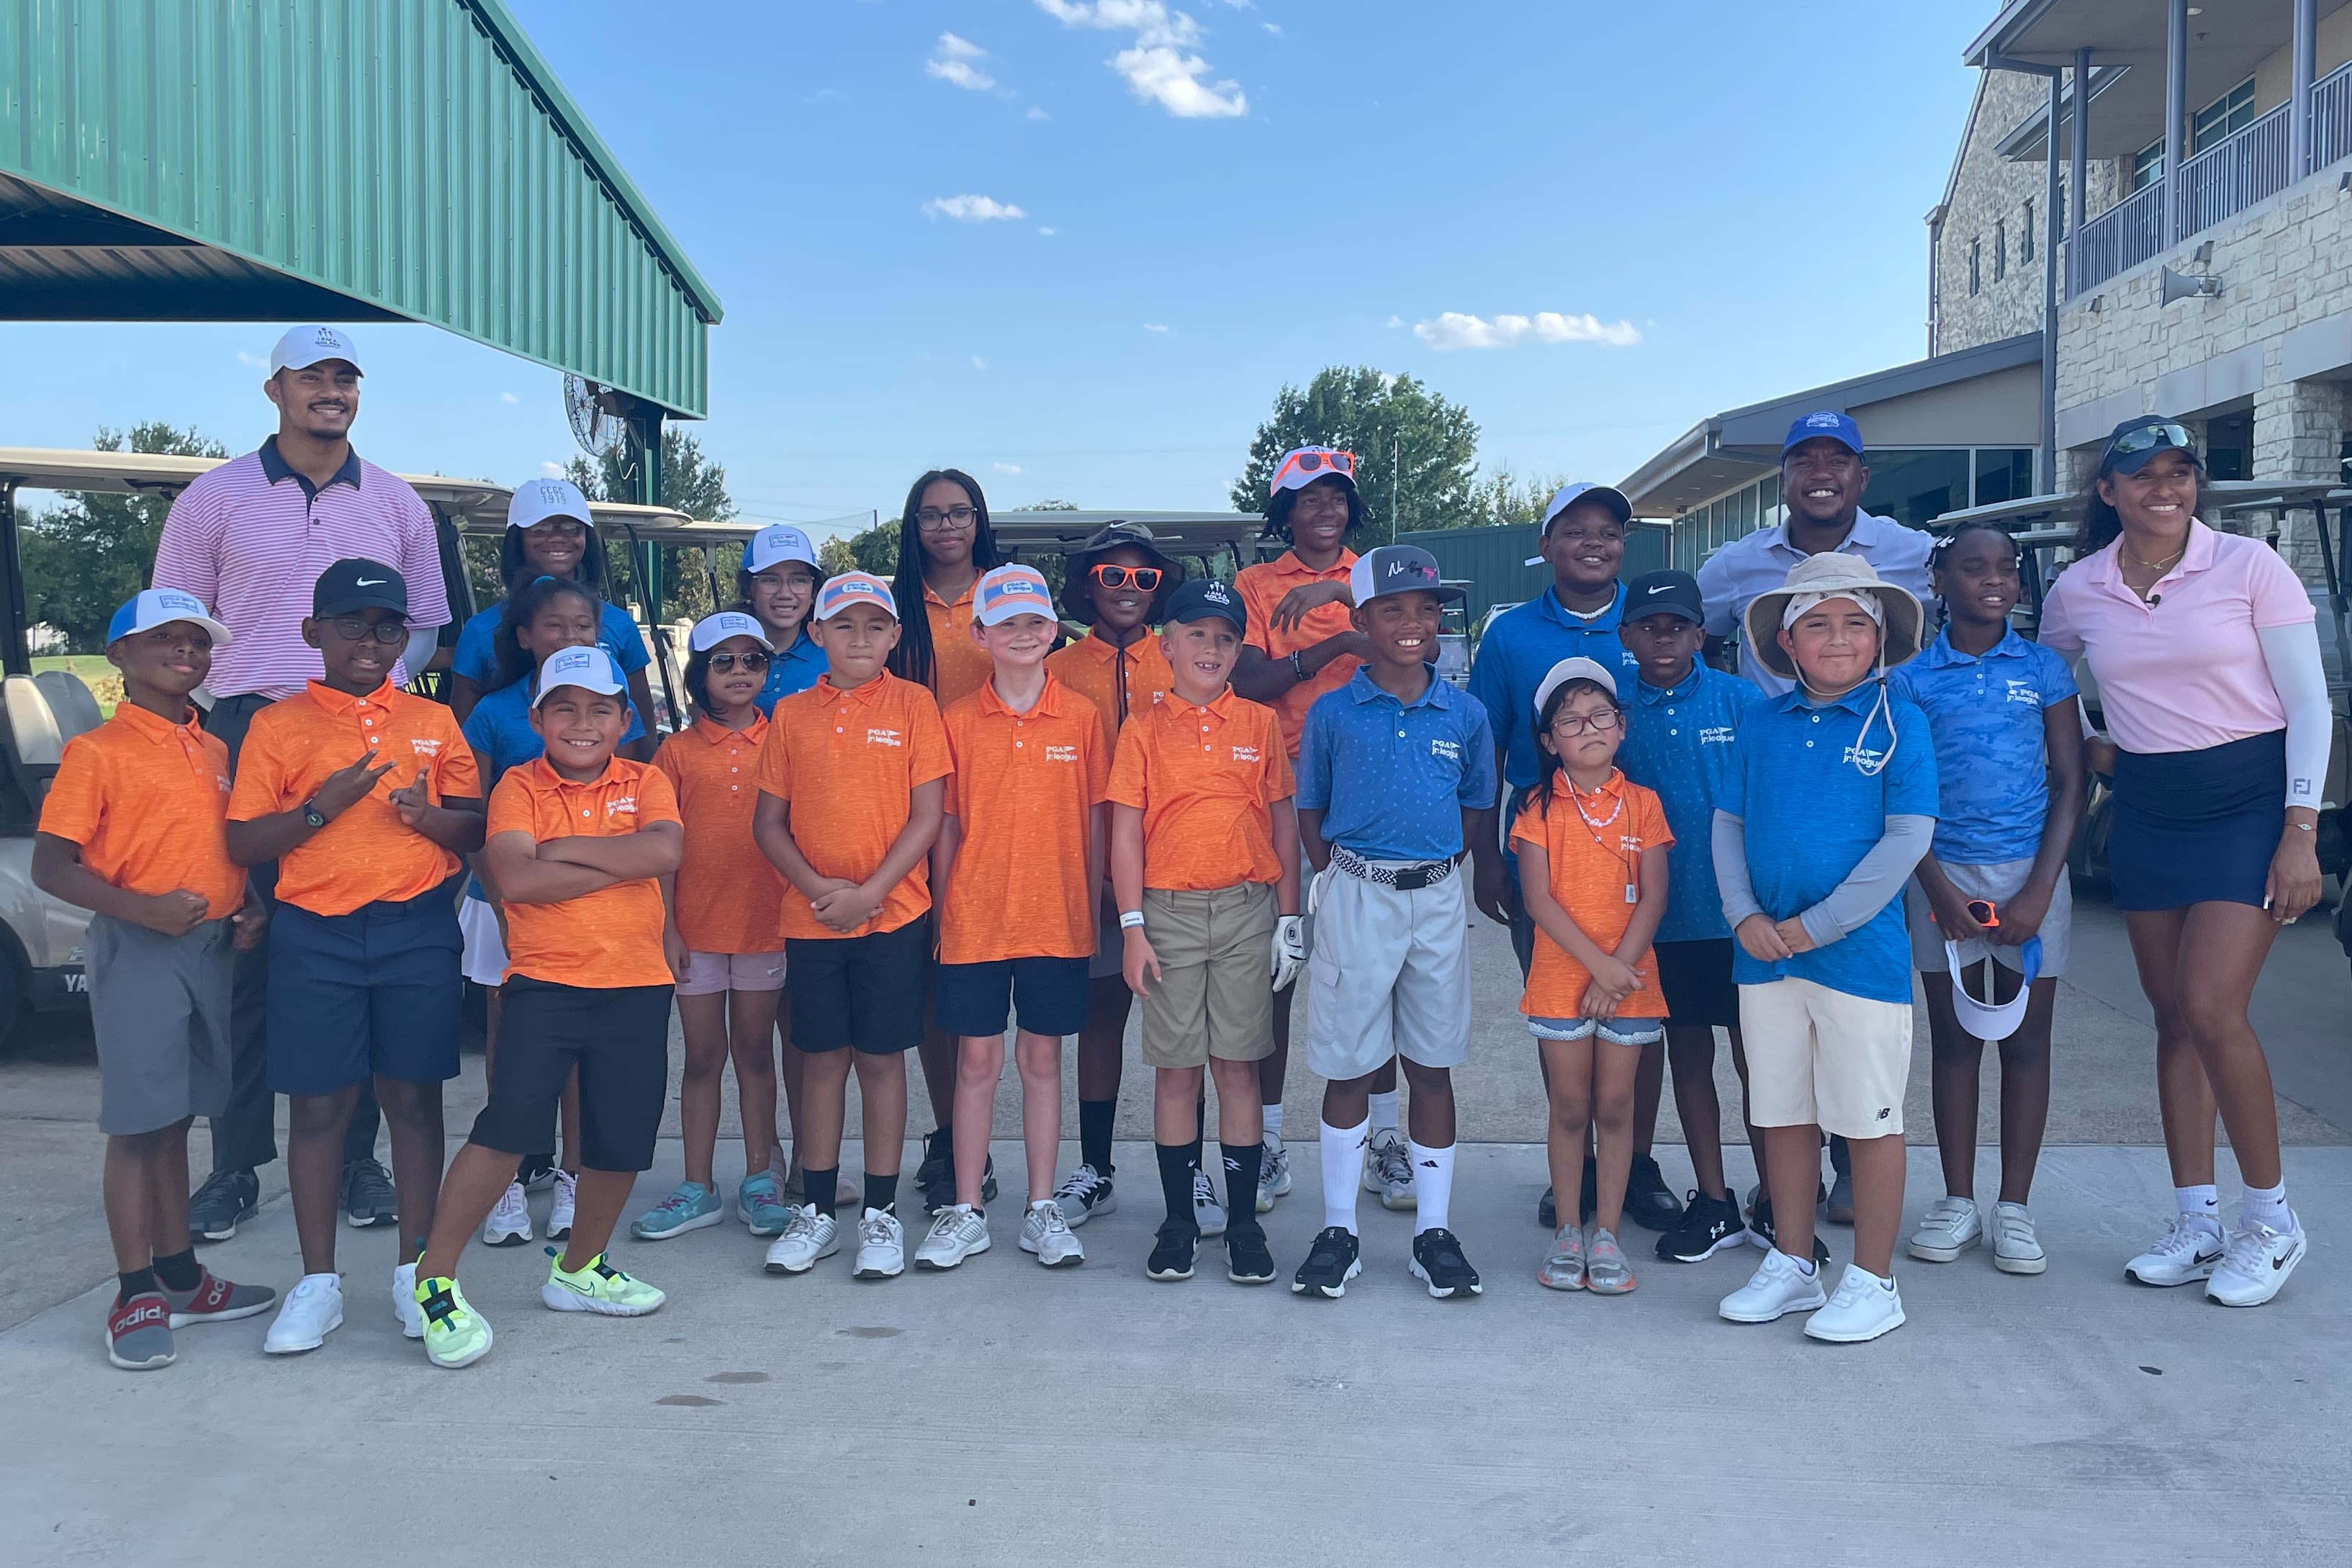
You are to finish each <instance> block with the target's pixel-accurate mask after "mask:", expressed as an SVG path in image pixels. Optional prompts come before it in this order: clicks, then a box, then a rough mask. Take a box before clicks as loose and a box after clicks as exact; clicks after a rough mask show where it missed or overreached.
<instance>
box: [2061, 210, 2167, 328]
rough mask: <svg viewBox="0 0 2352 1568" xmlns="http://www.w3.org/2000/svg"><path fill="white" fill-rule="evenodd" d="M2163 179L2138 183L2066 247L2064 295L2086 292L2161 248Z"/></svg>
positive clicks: (2128, 269)
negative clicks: (2143, 183) (2136, 187)
mask: <svg viewBox="0 0 2352 1568" xmlns="http://www.w3.org/2000/svg"><path fill="white" fill-rule="evenodd" d="M2164 227H2165V226H2164V182H2163V181H2162V180H2158V181H2156V182H2155V183H2153V184H2147V185H2143V186H2141V187H2140V188H2139V189H2138V190H2137V191H2134V192H2133V193H2132V194H2131V195H2127V196H2126V197H2125V198H2124V199H2123V200H2121V201H2119V202H2117V203H2116V205H2113V206H2111V207H2109V208H2108V209H2107V210H2106V211H2105V212H2103V213H2101V214H2100V215H2099V216H2096V217H2095V218H2093V219H2091V221H2090V222H2088V223H2086V224H2084V226H2083V231H2082V232H2081V233H2080V234H2077V235H2076V236H2074V239H2073V241H2072V242H2071V243H2070V244H2069V245H2068V246H2067V247H2066V279H2067V288H2066V297H2067V298H2068V299H2070V300H2071V299H2073V298H2074V296H2075V295H2077V294H2087V293H2089V292H2090V291H2091V290H2092V289H2095V288H2097V287H2098V286H2099V285H2100V284H2102V283H2105V281H2106V280H2107V279H2110V278H2113V277H2114V276H2115V275H2116V274H2117V273H2118V272H2128V271H2130V270H2131V269H2132V268H2135V267H2137V266H2138V265H2139V264H2140V263H2141V262H2143V261H2146V260H2147V258H2149V257H2151V256H2154V255H2155V254H2156V253H2157V252H2158V251H2159V250H2162V249H2163V248H2164Z"/></svg>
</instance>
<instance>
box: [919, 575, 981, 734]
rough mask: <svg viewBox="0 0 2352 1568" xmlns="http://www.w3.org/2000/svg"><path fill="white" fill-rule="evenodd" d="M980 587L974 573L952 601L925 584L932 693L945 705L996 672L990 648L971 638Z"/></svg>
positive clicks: (966, 695)
mask: <svg viewBox="0 0 2352 1568" xmlns="http://www.w3.org/2000/svg"><path fill="white" fill-rule="evenodd" d="M979 589H980V579H979V578H977V577H975V578H973V579H972V580H971V585H970V586H968V587H966V588H965V589H964V591H963V592H962V593H961V594H960V595H957V596H956V600H955V602H954V603H953V604H950V603H949V602H948V601H947V600H945V599H942V598H940V596H939V595H937V594H935V593H933V592H932V591H931V585H930V584H928V583H926V584H923V614H924V615H925V616H927V617H929V620H930V623H931V693H932V695H933V696H935V697H937V698H938V699H939V703H940V708H942V709H945V708H946V707H947V706H948V704H950V703H951V702H961V701H962V700H964V699H965V698H967V697H969V696H971V694H972V693H973V692H975V691H977V690H979V689H981V688H982V687H983V686H985V685H987V684H988V678H989V677H990V676H991V675H993V674H994V673H995V672H996V666H995V663H994V661H992V659H990V658H989V657H988V650H987V649H986V648H984V647H981V646H980V645H979V644H978V643H976V642H974V641H972V640H971V603H972V595H973V594H975V593H977V592H978V591H979Z"/></svg>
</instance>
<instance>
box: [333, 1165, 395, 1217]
mask: <svg viewBox="0 0 2352 1568" xmlns="http://www.w3.org/2000/svg"><path fill="white" fill-rule="evenodd" d="M342 1206H343V1223H344V1224H345V1225H348V1226H351V1227H352V1229H354V1230H365V1229H367V1228H368V1227H369V1226H377V1225H389V1224H391V1223H392V1222H393V1221H394V1220H397V1219H398V1218H399V1217H400V1194H398V1193H396V1192H394V1190H393V1185H392V1173H391V1172H389V1171H387V1170H385V1169H384V1168H383V1166H382V1165H381V1164H379V1163H376V1162H375V1161H374V1160H373V1159H368V1160H354V1161H352V1163H350V1164H348V1165H345V1166H344V1167H343V1205H342Z"/></svg>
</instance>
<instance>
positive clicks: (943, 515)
mask: <svg viewBox="0 0 2352 1568" xmlns="http://www.w3.org/2000/svg"><path fill="white" fill-rule="evenodd" d="M978 521H980V511H979V509H978V508H976V507H969V506H951V507H950V508H948V509H947V510H945V511H941V510H940V509H939V508H937V507H935V506H927V507H925V508H923V509H922V510H920V511H918V512H917V513H915V526H916V527H917V528H919V529H921V530H922V531H924V532H925V533H961V532H962V531H964V530H965V529H967V528H970V527H971V525H972V524H974V523H976V522H978Z"/></svg>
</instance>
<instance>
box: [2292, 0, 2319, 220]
mask: <svg viewBox="0 0 2352 1568" xmlns="http://www.w3.org/2000/svg"><path fill="white" fill-rule="evenodd" d="M2318 59H2319V0H2294V67H2293V70H2294V79H2293V85H2292V87H2291V88H2290V89H2289V93H2288V96H2289V97H2290V98H2292V99H2293V100H2294V108H2293V109H2290V110H2287V111H2286V114H2287V121H2286V123H2287V132H2286V133H2287V164H2286V169H2287V181H2288V183H2289V184H2293V183H2294V181H2296V180H2300V179H2301V178H2303V177H2304V176H2305V174H2309V173H2311V80H2312V76H2313V74H2314V73H2315V71H2316V70H2317V68H2318Z"/></svg>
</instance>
